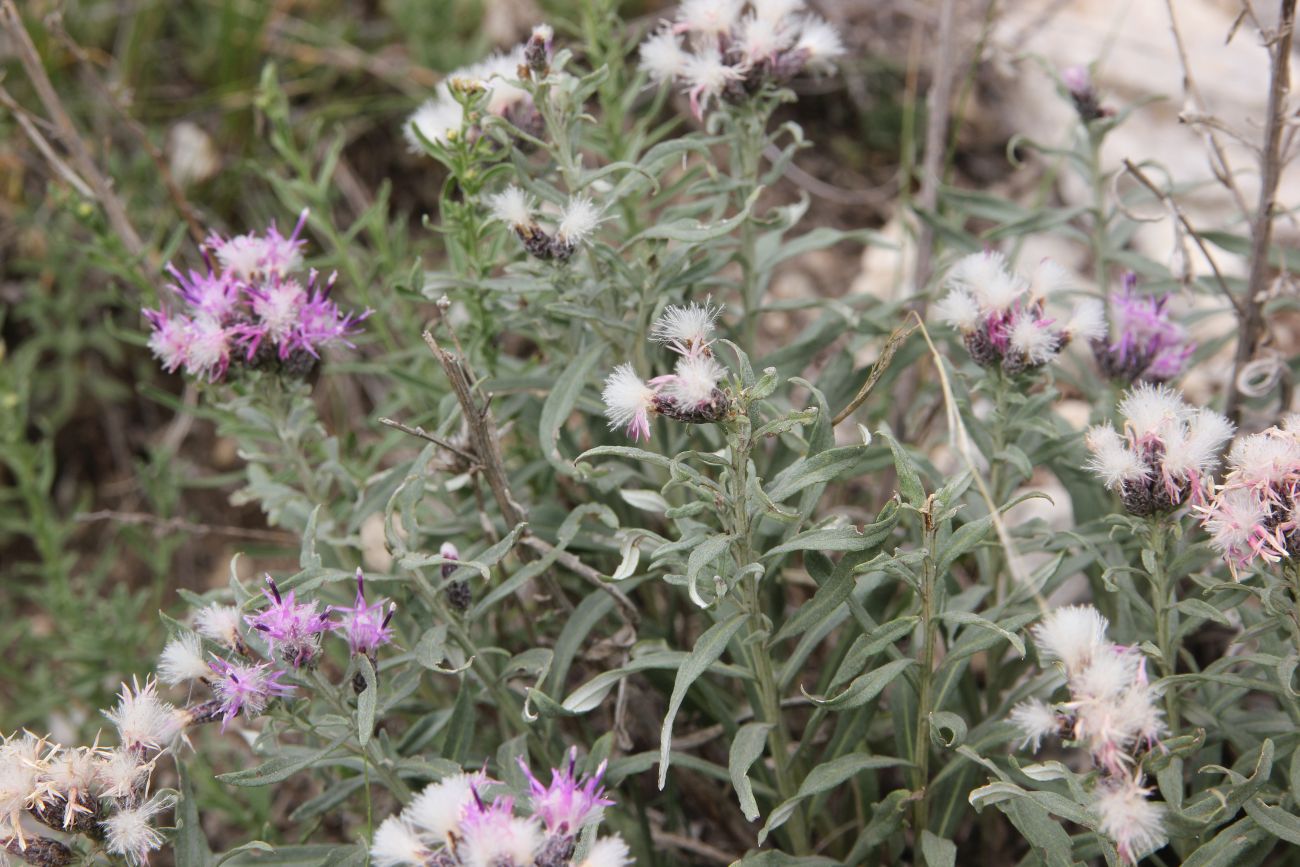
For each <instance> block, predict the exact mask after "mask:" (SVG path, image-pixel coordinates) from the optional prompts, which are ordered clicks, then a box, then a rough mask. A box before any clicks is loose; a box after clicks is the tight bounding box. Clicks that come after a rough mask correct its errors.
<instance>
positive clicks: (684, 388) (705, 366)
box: [664, 355, 727, 410]
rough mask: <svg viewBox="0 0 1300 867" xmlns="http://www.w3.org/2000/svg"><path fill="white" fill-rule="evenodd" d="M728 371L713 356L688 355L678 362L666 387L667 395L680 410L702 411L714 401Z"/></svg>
mask: <svg viewBox="0 0 1300 867" xmlns="http://www.w3.org/2000/svg"><path fill="white" fill-rule="evenodd" d="M726 375H727V370H726V368H724V367H723V366H722V365H721V364H719V363H718V361H717V359H715V358H714V357H713V356H711V355H687V356H683V357H682V358H681V359H679V360H678V362H677V367H676V369H675V371H674V375H673V378H672V379H670V380H668V382H667V384H666V385H665V389H664V390H665V393H666V394H667V396H668V398H669V399H670V400H672V402H673V403H674V404H676V405H677V406H678V407H679V408H681V409H684V410H696V409H702V408H703V407H705V406H707V405H708V404H709V403H711V402H712V400H713V392H714V391H716V390H717V388H718V383H719V382H721V381H722V378H723V377H724V376H726Z"/></svg>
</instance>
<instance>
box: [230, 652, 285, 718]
mask: <svg viewBox="0 0 1300 867" xmlns="http://www.w3.org/2000/svg"><path fill="white" fill-rule="evenodd" d="M212 672H213V682H212V692H213V694H214V695H215V696H216V698H217V701H218V702H219V703H220V704H219V713H220V715H221V730H222V731H225V730H226V726H227V725H229V723H230V721H231V720H232V719H234V718H235V717H236V716H238V715H239V714H241V713H242V714H243V715H244V718H245V719H250V718H252V717H256V716H260V715H261V714H262V712H263V711H265V710H266V707H267V705H269V704H270V703H271V701H272V700H273V699H275V698H280V697H283V696H288V695H292V694H293V687H292V686H291V685H290V684H287V683H281V682H280V678H281V677H283V676H284V672H283V671H280V670H279V669H274V668H271V664H270V663H269V662H259V663H252V664H240V663H232V662H229V661H227V660H224V659H213V660H212Z"/></svg>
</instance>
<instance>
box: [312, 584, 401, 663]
mask: <svg viewBox="0 0 1300 867" xmlns="http://www.w3.org/2000/svg"><path fill="white" fill-rule="evenodd" d="M365 591H366V585H365V576H364V575H362V573H361V570H360V569H357V598H356V601H355V602H354V603H353V604H352V607H351V608H348V607H344V606H340V605H331V606H330V607H329V609H328V610H329V611H333V612H337V613H338V614H339V615H340V617H339V619H338V620H337V621H335V622H334V623H332V624H331V626H332V628H334V629H336V630H338V631H340V632H342V633H343V637H344V638H346V639H347V642H348V647H349V648H351V649H352V653H353V654H354V655H357V654H360V655H362V656H374V653H375V651H376V650H377V649H379V648H380V647H381V646H383V645H385V644H387V643H388V642H390V641H392V640H393V631H392V630H391V629H389V628H388V623H389V621H390V620H392V619H393V612H395V611H396V610H397V605H396V603H393V602H388V603H387V604H385V600H380V601H379V602H376V603H374V604H373V605H367V604H366V592H365Z"/></svg>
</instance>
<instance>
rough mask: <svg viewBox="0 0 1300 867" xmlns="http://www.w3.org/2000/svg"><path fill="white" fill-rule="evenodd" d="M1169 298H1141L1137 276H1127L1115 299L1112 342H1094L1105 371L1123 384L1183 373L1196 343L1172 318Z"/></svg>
mask: <svg viewBox="0 0 1300 867" xmlns="http://www.w3.org/2000/svg"><path fill="white" fill-rule="evenodd" d="M1168 302H1169V296H1168V295H1158V296H1157V295H1139V294H1138V292H1137V276H1136V275H1135V274H1133V273H1132V272H1129V273H1128V274H1126V275H1125V276H1124V291H1123V292H1120V293H1116V294H1114V295H1112V296H1111V314H1112V319H1113V325H1114V329H1115V332H1116V334H1115V337H1114V338H1113V339H1112V340H1097V341H1094V342H1093V354H1094V355H1096V357H1097V362H1098V364H1099V365H1100V366H1101V369H1102V372H1103V373H1104V374H1106V375H1107V376H1108V377H1110V378H1111V379H1117V380H1120V381H1122V382H1136V381H1139V380H1141V381H1145V382H1168V381H1169V380H1171V379H1174V378H1175V377H1177V376H1178V375H1179V374H1180V373H1182V372H1183V369H1184V368H1185V367H1186V366H1187V362H1188V360H1189V359H1190V358H1191V356H1192V353H1193V352H1195V351H1196V344H1195V343H1193V342H1192V341H1191V340H1190V339H1189V338H1188V336H1187V330H1186V329H1185V328H1183V326H1181V325H1179V324H1178V323H1177V322H1175V321H1173V319H1172V318H1171V317H1170V315H1169V310H1168V309H1167V307H1166V305H1167V304H1168Z"/></svg>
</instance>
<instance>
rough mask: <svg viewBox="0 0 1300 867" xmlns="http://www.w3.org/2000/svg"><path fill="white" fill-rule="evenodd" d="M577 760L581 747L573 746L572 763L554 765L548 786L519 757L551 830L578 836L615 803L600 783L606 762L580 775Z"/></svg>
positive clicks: (537, 809) (535, 805) (538, 812)
mask: <svg viewBox="0 0 1300 867" xmlns="http://www.w3.org/2000/svg"><path fill="white" fill-rule="evenodd" d="M577 762H578V748H577V747H572V748H570V750H569V761H568V763H567V764H566V765H565V766H563V767H560V768H555V769H553V770H552V771H551V784H550V785H549V786H545V785H542V783H541V781H540V780H538V779H537V778H536V777H534V776H533V772H532V771H531V770H529V768H528V763H527V762H525V761H524V760H523V758H520V759H519V766H520V767H521V768H523V770H524V774H525V775H526V776H527V777H528V790H529V793H530V799H531V802H532V803H531V806H532V811H533V815H534V816H535V817H537V818H538V819H540V820H541V822H542V825H543V826H544V827H545V828H546V833H547V834H552V835H559V836H561V837H574V836H576V835H577V833H578V832H579V831H581V830H582V829H583V828H585V827H586V826H587V825H592V824H596V823H598V822H599V821H600V818H601V814H602V813H603V811H604V808H605V807H607V806H610V805H612V804H613V803H614V802H613V801H610V800H608V799H607V798H605V797H604V794H605V790H604V788H603V787H602V786H601V785H600V779H601V777H603V776H604V775H605V763H604V762H601V763H600V767H598V768H596V773H594V774H592V775H591V776H589V777H580V776H578V775H577V774H576V773H575V769H576V767H577Z"/></svg>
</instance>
